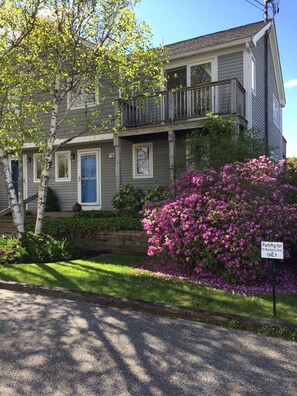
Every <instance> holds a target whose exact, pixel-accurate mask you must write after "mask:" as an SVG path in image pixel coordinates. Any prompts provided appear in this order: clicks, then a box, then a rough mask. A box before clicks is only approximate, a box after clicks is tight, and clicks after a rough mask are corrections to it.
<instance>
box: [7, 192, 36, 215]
mask: <svg viewBox="0 0 297 396" xmlns="http://www.w3.org/2000/svg"><path fill="white" fill-rule="evenodd" d="M37 197H38V194H34V195H31V197H29V198H26V199H24V201H23V204H24V205H26V204H27V203H29V202H32V201H35V199H37ZM10 212H11V206H10V207H9V208H6V209H3V210H1V212H0V217H1V216H5V215H6V214H8V213H10Z"/></svg>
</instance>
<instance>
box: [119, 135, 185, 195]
mask: <svg viewBox="0 0 297 396" xmlns="http://www.w3.org/2000/svg"><path fill="white" fill-rule="evenodd" d="M148 142H150V143H151V142H152V143H153V177H152V178H142V179H134V178H133V166H132V165H133V164H132V159H133V151H132V150H133V142H131V141H129V140H125V139H123V143H122V168H121V172H122V184H132V185H133V186H136V187H140V188H142V189H143V190H144V191H147V190H149V189H150V188H151V187H153V186H155V185H168V184H169V181H170V168H169V145H168V140H167V139H166V138H164V139H153V137H152V139H151V140H144V141H143V142H141V141H137V142H135V143H137V144H141V143H144V144H145V143H148ZM185 155H186V149H185V139H184V138H177V139H176V165H177V173H179V172H180V169H181V168H184V166H185Z"/></svg>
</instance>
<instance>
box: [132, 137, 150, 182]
mask: <svg viewBox="0 0 297 396" xmlns="http://www.w3.org/2000/svg"><path fill="white" fill-rule="evenodd" d="M139 147H149V152H150V156H149V169H150V173H149V174H147V175H139V174H137V172H136V171H137V163H136V161H137V155H136V152H137V148H139ZM132 154H133V155H132V161H133V179H151V178H153V177H154V168H153V163H154V161H153V143H152V142H150V143H140V144H139V143H137V144H133V145H132Z"/></svg>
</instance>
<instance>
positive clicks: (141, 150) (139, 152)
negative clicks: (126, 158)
mask: <svg viewBox="0 0 297 396" xmlns="http://www.w3.org/2000/svg"><path fill="white" fill-rule="evenodd" d="M133 177H134V178H143V177H153V144H152V143H147V144H134V145H133Z"/></svg>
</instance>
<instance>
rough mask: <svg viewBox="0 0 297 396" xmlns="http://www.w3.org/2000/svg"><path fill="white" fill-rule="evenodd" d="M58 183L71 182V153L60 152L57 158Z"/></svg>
mask: <svg viewBox="0 0 297 396" xmlns="http://www.w3.org/2000/svg"><path fill="white" fill-rule="evenodd" d="M55 157H56V158H55V172H56V181H70V180H71V161H70V151H58V152H57V153H56V156H55Z"/></svg>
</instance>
